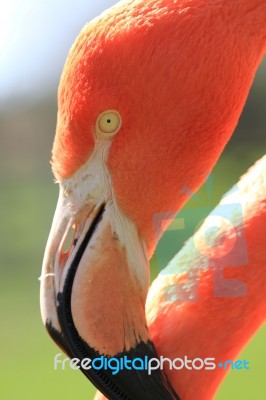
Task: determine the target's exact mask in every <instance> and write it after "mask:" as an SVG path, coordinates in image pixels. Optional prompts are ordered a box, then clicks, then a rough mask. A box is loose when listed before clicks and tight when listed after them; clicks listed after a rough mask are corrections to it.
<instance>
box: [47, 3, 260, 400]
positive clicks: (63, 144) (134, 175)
mask: <svg viewBox="0 0 266 400" xmlns="http://www.w3.org/2000/svg"><path fill="white" fill-rule="evenodd" d="M129 3H130V2H129ZM129 3H126V2H124V3H121V5H118V6H116V7H114V8H113V9H112V11H109V12H107V13H106V14H104V15H102V16H101V17H100V18H99V19H97V20H95V21H93V22H92V23H91V24H90V25H88V26H86V27H85V28H84V29H83V31H82V32H81V34H80V35H79V37H78V39H77V40H76V42H75V44H74V46H73V48H72V49H71V51H70V54H69V56H68V59H67V62H66V65H65V67H64V71H63V74H62V78H61V82H60V87H59V96H58V122H57V131H56V137H55V141H54V146H53V156H52V166H53V171H54V175H55V177H56V179H57V181H58V182H59V186H60V194H59V200H58V205H57V209H56V213H55V217H54V221H53V225H52V229H51V233H50V236H49V240H48V244H47V248H46V252H45V258H44V263H43V273H42V284H41V288H42V289H41V304H42V317H43V321H44V323H45V324H46V325H47V327H48V329H49V332H50V334H51V335H52V336H53V338H54V339H55V341H56V342H57V343H58V344H59V345H60V346H61V347H62V348H63V349H64V350H65V351H66V352H67V353H68V354H69V355H70V356H73V355H75V356H77V354H78V355H79V356H80V357H86V355H87V354H89V356H90V357H91V358H92V357H93V356H96V355H99V354H103V355H106V356H108V357H110V356H114V355H117V354H123V353H124V352H126V353H127V354H129V353H130V354H131V356H132V355H134V356H140V355H144V354H149V355H151V356H154V355H155V354H156V353H155V350H154V348H153V346H152V344H151V343H150V341H149V334H148V330H147V327H146V318H145V311H144V310H145V300H146V294H147V290H148V285H149V269H148V257H149V256H150V255H151V253H152V251H153V249H154V245H155V242H156V240H157V239H158V233H157V232H156V231H154V227H153V218H154V216H155V215H156V214H157V213H161V212H167V213H169V212H170V213H172V214H173V215H174V214H175V212H177V211H178V209H179V208H180V207H181V205H182V204H183V203H184V201H185V200H186V196H187V195H186V194H185V193H184V190H183V189H184V187H185V186H186V185H188V186H189V187H190V189H191V190H194V189H195V188H196V187H197V186H199V185H200V183H201V182H202V181H203V179H204V176H205V175H206V174H207V173H208V172H209V171H210V169H211V167H212V166H213V164H214V163H215V161H216V159H217V158H218V156H219V154H220V152H221V151H222V149H223V146H224V145H225V143H226V141H227V140H228V138H229V136H230V134H231V133H232V130H233V128H234V126H235V124H236V122H237V119H238V116H239V113H240V111H241V109H242V106H243V103H244V100H245V98H246V94H247V91H248V89H249V87H250V84H251V80H252V77H253V73H254V69H255V67H256V63H254V62H253V64H252V68H246V67H245V66H246V64H245V65H244V67H243V71H242V72H243V73H242V75H241V76H239V68H238V67H235V66H234V64H233V63H232V62H231V61H232V59H233V57H234V51H235V47H236V45H237V44H238V42H237V38H236V39H235V40H236V42H234V43H230V42H228V41H227V42H226V32H227V31H225V33H224V32H223V31H222V34H221V29H220V28H221V27H220V26H219V24H222V19H220V18H219V10H215V7H214V8H213V10H212V12H213V13H214V16H215V17H216V20H215V18H209V17H208V15H206V14H205V13H202V12H200V13H198V11H197V7H193V1H192V2H191V5H192V7H190V8H184V9H183V10H182V12H178V10H174V11H175V12H174V13H173V12H172V11H173V10H171V5H170V4H169V3H170V2H168V5H167V2H165V5H164V6H162V8H161V9H160V8H158V7H159V6H158V7H157V11H156V8H152V7H151V9H150V10H149V9H147V8H145V4H146V3H145V4H143V2H138V1H137V2H134V4H133V3H132V4H131V5H130V6H128V5H127V4H129ZM147 3H150V4H151V5H152V4H153V3H156V2H154V1H150V2H147ZM159 3H160V2H159ZM161 3H162V4H163V3H164V2H161ZM167 7H170V9H169V10H168V9H167ZM175 7H176V8H178V7H179V8H180V9H181V7H182V6H181V5H180V6H177V5H175ZM158 10H159V11H160V12H158ZM179 11H180V10H179ZM216 11H217V12H216ZM186 16H187V17H188V18H190V24H187V23H186V19H185V18H184V17H186ZM217 18H218V20H217ZM158 21H159V22H158ZM217 21H218V23H217ZM205 28H206V29H205ZM195 29H196V30H197V29H198V30H199V33H198V34H194V33H193V32H195ZM192 33H193V34H192ZM200 34H201V36H200ZM223 35H225V37H224V36H223ZM239 37H240V35H239ZM241 40H242V39H241ZM225 43H227V51H226V52H225V50H224V46H225ZM241 43H242V42H241ZM239 45H240V43H239ZM245 46H246V44H245ZM225 53H226V55H225ZM243 54H244V53H243ZM251 56H252V55H250V57H251ZM248 57H249V55H247V54H245V60H246V59H247V58H248ZM240 58H241V57H240ZM257 62H259V60H257ZM166 224H167V222H166ZM145 352H146V353H145ZM129 376H130V377H131V378H130V379H131V380H132V381H134V379H136V376H135V377H134V374H129V375H127V379H129ZM90 378H91V376H90ZM157 378H158V377H157ZM92 379H93V381H94V383H95V384H96V385H98V386H100V385H101V384H102V383H101V382H102V381H101V379H100V378H99V377H97V376H96V377H92ZM145 379H146V378H145ZM147 379H148V378H147ZM122 380H123V378H122ZM156 381H157V382H159V383H157V384H156V385H159V386H160V385H161V386H160V388H161V389H158V388H157V393H158V396H159V397H158V398H175V397H163V395H162V393H163V394H165V393H168V396H174V395H173V394H172V395H171V394H169V393H172V392H171V387H170V386H169V385H168V383H167V382H166V381H165V378H164V377H162V376H161V377H159V378H158V379H157V380H156ZM99 382H100V383H99ZM137 382H138V381H135V383H134V382H133V383H134V384H133V385H131V387H134V386H135V387H136V386H138V384H137ZM145 384H146V386H148V385H149V384H150V385H151V386H152V385H154V382H151V381H150V380H149V383H148V380H145ZM119 385H120V386H119ZM119 385H118V387H120V388H121V387H122V388H123V391H124V393H126V392H125V391H126V390H129V389H128V388H127V389H125V385H124V383H123V382H122V383H121V382H120V383H119ZM144 386H145V385H144ZM106 390H107V389H106ZM130 390H133V389H130ZM138 390H139V391H138V392H137V393H138V398H139V399H141V398H142V397H141V396H142V395H141V393H140V392H141V389H138ZM160 390H162V391H163V392H160ZM153 392H154V391H153V390H151V392H150V393H151V396H152V395H153V394H154V393H153ZM105 393H107V394H108V393H109V392H108V390H107V391H105ZM132 393H133V394H132ZM132 393H130V396H132V397H133V398H134V392H132ZM145 393H146V392H145ZM145 393H144V394H143V398H147V397H146V396H147V393H146V394H145ZM160 393H161V394H160ZM166 396H167V395H166ZM151 398H156V397H151Z"/></svg>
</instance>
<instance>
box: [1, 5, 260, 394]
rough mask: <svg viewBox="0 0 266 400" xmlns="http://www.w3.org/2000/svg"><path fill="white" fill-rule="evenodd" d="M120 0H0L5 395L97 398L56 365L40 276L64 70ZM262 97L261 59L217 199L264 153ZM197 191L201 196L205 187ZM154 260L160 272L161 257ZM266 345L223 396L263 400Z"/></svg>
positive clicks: (256, 347) (256, 345)
mask: <svg viewBox="0 0 266 400" xmlns="http://www.w3.org/2000/svg"><path fill="white" fill-rule="evenodd" d="M114 3H115V1H103V0H101V1H98V2H97V4H92V3H90V2H89V1H84V0H83V1H81V0H76V1H75V2H72V1H60V0H56V1H52V0H48V1H46V2H40V1H39V2H34V1H33V0H25V1H24V2H22V1H20V0H13V1H10V2H8V4H6V2H3V1H0V49H1V51H0V138H1V146H0V163H1V169H0V182H1V192H0V201H1V204H0V205H1V206H0V221H1V224H0V229H1V240H0V268H1V281H0V296H1V297H0V298H1V309H2V318H1V330H0V335H1V336H0V343H1V355H0V368H1V371H0V380H1V383H0V399H6V400H17V399H20V400H24V399H28V400H31V399H36V398H38V399H47V398H49V399H58V398H63V399H64V400H68V399H69V400H70V399H73V398H79V399H92V398H93V394H94V389H93V387H92V386H91V385H90V384H89V383H88V382H87V381H86V379H85V378H84V377H83V375H82V374H81V373H79V372H77V371H71V370H70V369H68V370H65V371H54V369H53V358H54V356H55V354H56V353H58V352H59V350H58V349H57V348H56V346H55V345H54V344H53V343H52V341H51V340H50V338H49V337H48V335H47V334H46V332H45V330H44V328H43V326H42V322H41V318H40V312H39V281H38V277H39V275H40V269H41V263H42V257H43V252H44V247H45V243H46V240H47V237H48V233H49V229H50V225H51V221H52V217H53V212H54V209H55V205H56V201H57V190H58V189H57V187H56V185H55V184H53V178H52V175H51V172H50V166H49V158H50V149H51V146H52V141H53V135H54V129H55V124H56V89H57V82H58V80H59V76H60V71H61V69H62V66H63V63H64V61H65V58H66V55H67V52H68V50H69V48H70V45H71V44H72V42H73V40H74V38H75V37H76V35H77V33H78V32H79V30H80V29H81V28H82V26H83V25H84V24H85V23H86V22H87V21H88V20H90V19H91V18H93V17H94V16H95V15H97V14H98V13H99V12H100V11H101V10H104V9H105V8H107V7H108V6H110V5H112V4H114ZM265 99H266V62H265V61H264V63H263V64H262V65H261V68H260V70H259V71H258V73H257V76H256V79H255V82H254V85H253V88H252V91H251V93H250V96H249V99H248V102H247V105H246V107H245V110H244V113H243V115H242V117H241V120H240V123H239V125H238V128H237V131H236V132H235V134H234V136H233V138H232V140H231V141H230V143H229V144H228V146H227V148H226V150H225V151H224V153H223V155H222V156H221V158H220V161H219V162H218V164H217V166H216V167H215V169H214V174H213V177H214V183H213V187H212V201H213V204H215V203H216V202H217V201H218V200H219V198H220V196H221V195H222V194H223V193H224V192H225V191H226V190H228V189H229V188H230V187H231V186H232V185H233V184H234V183H236V182H237V180H238V178H239V177H240V176H241V174H242V173H244V172H245V171H246V170H247V168H248V167H249V166H251V165H252V164H253V163H254V162H255V161H256V160H257V159H258V158H260V157H261V156H262V155H263V154H265V152H266V137H265V131H266V113H265ZM199 196H200V198H201V199H203V201H204V199H205V198H206V188H204V187H203V188H202V189H201V191H200V193H199ZM192 202H193V200H192ZM191 204H193V203H190V204H188V205H187V207H190V206H191ZM178 249H179V247H178V245H177V246H176V249H175V251H178ZM170 257H171V254H169V259H170ZM166 261H167V260H166ZM152 267H153V276H155V274H156V273H157V271H158V266H157V265H156V259H154V260H153V261H152ZM265 343H266V329H265V327H264V328H262V329H261V330H260V331H259V332H258V333H257V335H256V336H255V337H254V339H253V340H252V341H251V342H250V343H249V345H248V346H247V347H246V349H245V350H244V352H243V354H241V356H240V357H241V358H245V359H247V360H248V361H249V362H250V364H251V370H250V371H236V372H235V371H231V372H230V373H229V374H228V377H227V378H226V380H225V381H224V383H223V385H222V387H221V389H220V391H219V393H218V394H217V396H216V400H222V399H240V398H241V399H242V400H247V399H250V398H252V399H256V400H257V399H263V398H265V392H266V380H265V376H266V367H265V360H266V346H265Z"/></svg>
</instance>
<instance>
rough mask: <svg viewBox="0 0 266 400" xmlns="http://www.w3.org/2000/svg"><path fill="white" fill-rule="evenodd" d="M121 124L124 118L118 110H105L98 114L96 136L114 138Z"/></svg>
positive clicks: (106, 138) (107, 138)
mask: <svg viewBox="0 0 266 400" xmlns="http://www.w3.org/2000/svg"><path fill="white" fill-rule="evenodd" d="M121 125H122V118H121V115H120V114H119V112H118V111H115V110H107V111H104V112H103V113H101V114H100V115H99V116H98V118H97V121H96V136H97V137H98V139H105V140H110V139H113V137H114V136H115V135H116V134H117V132H118V131H119V129H120V128H121Z"/></svg>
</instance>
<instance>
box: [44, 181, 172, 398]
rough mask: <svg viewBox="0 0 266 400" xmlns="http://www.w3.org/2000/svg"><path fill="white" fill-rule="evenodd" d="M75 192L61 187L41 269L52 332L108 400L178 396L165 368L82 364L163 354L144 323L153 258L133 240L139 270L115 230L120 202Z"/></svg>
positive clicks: (132, 235)
mask: <svg viewBox="0 0 266 400" xmlns="http://www.w3.org/2000/svg"><path fill="white" fill-rule="evenodd" d="M70 192H72V191H66V190H65V189H63V188H61V190H60V195H59V200H58V205H57V209H56V212H55V216H54V220H53V224H52V228H51V232H50V235H49V239H48V242H47V246H46V250H45V255H44V261H43V267H42V276H41V313H42V319H43V322H44V324H45V325H46V328H47V330H48V332H49V334H50V336H51V337H52V338H53V340H54V341H55V342H56V343H57V344H58V346H59V347H61V348H62V349H63V351H64V352H65V353H67V354H68V356H69V357H70V358H74V357H75V358H76V359H78V360H79V364H78V365H79V367H80V369H81V371H82V372H83V373H84V374H85V375H86V377H87V378H89V379H90V380H91V381H92V382H93V383H94V385H95V386H96V387H97V388H98V389H99V390H101V391H102V392H103V393H104V394H105V396H107V397H108V398H109V399H135V398H138V399H140V400H142V399H158V400H159V399H169V400H170V399H178V397H176V394H175V393H174V391H173V389H172V387H171V385H170V384H169V382H168V380H167V378H166V377H165V376H164V374H163V373H162V371H160V370H156V371H154V373H153V374H152V375H148V372H147V370H145V371H139V370H134V371H133V370H128V369H126V370H125V369H124V370H120V371H119V373H117V374H115V375H114V374H113V373H112V370H108V369H107V370H104V371H103V370H102V369H101V370H97V369H94V368H89V369H86V368H84V367H83V364H82V360H84V359H86V360H88V359H90V360H94V359H95V358H99V357H101V356H104V357H105V358H106V359H107V360H110V358H113V357H115V358H119V359H121V358H123V357H124V356H126V357H127V359H130V360H132V359H133V358H141V359H144V357H145V356H146V357H148V358H149V359H150V358H154V357H157V354H156V351H155V348H154V346H153V344H152V342H151V341H150V340H149V333H148V329H147V325H146V317H145V300H146V294H147V289H148V272H147V271H148V262H147V257H146V255H145V251H144V249H143V247H142V244H141V242H140V240H139V238H138V236H136V235H135V234H133V233H132V232H131V235H129V236H128V237H129V241H130V240H132V241H133V243H135V246H136V251H137V252H138V253H139V254H138V257H137V258H136V259H135V261H136V263H137V264H138V268H139V269H140V271H139V272H137V270H135V269H134V268H133V269H132V268H131V267H130V260H129V257H128V255H127V250H126V249H125V245H124V244H123V241H122V239H121V235H122V234H121V231H119V229H118V227H116V228H115V230H114V226H113V225H114V223H113V222H112V221H113V219H114V216H115V218H118V219H119V218H120V217H119V216H118V214H119V212H118V211H117V210H116V212H115V211H114V199H112V198H110V197H108V196H105V197H100V196H99V197H98V198H96V197H95V196H87V197H86V201H84V199H82V200H80V198H79V200H78V195H77V193H76V194H75V196H76V198H75V199H76V201H75V202H74V201H73V192H72V198H71V195H70ZM71 199H72V200H71ZM74 203H75V204H74ZM127 224H128V225H127ZM128 226H130V227H131V228H132V226H131V225H130V223H129V222H128V221H127V223H125V226H124V229H125V230H126V229H127V227H128ZM128 229H129V228H128ZM132 229H133V228H132ZM134 235H135V236H134ZM132 237H133V239H132ZM134 240H135V242H134ZM132 246H133V245H132ZM140 264H142V265H140Z"/></svg>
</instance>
